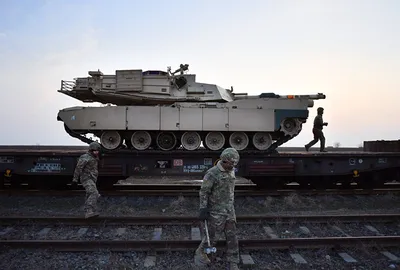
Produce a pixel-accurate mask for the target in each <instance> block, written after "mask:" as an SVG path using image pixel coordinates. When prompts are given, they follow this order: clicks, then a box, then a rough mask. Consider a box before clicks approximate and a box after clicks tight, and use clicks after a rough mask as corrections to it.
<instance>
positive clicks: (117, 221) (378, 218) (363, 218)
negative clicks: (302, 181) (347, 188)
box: [0, 213, 400, 237]
mask: <svg viewBox="0 0 400 270" xmlns="http://www.w3.org/2000/svg"><path fill="white" fill-rule="evenodd" d="M236 220H237V222H238V223H244V224H252V223H256V224H258V223H260V222H266V223H275V222H277V221H279V222H280V223H292V222H296V223H300V222H308V223H319V224H328V223H330V222H332V221H340V222H341V223H353V222H377V223H384V222H393V221H397V220H400V213H399V214H348V215H341V214H331V215H249V216H237V217H236ZM199 221H200V220H199V218H198V217H195V216H125V217H114V216H101V217H97V218H93V219H85V218H82V217H71V216H60V217H40V216H39V217H37V216H8V217H0V224H3V225H4V224H17V225H18V226H24V225H29V226H30V225H32V223H39V224H62V225H83V226H85V225H190V224H193V223H196V222H199ZM399 237H400V236H399Z"/></svg>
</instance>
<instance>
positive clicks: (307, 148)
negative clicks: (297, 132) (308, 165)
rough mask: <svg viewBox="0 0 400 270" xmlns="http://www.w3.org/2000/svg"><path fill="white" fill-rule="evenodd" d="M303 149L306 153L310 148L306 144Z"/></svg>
mask: <svg viewBox="0 0 400 270" xmlns="http://www.w3.org/2000/svg"><path fill="white" fill-rule="evenodd" d="M304 148H305V149H306V151H307V152H308V150H309V149H310V146H308V144H306V145H304Z"/></svg>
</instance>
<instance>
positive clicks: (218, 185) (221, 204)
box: [194, 148, 240, 270]
mask: <svg viewBox="0 0 400 270" xmlns="http://www.w3.org/2000/svg"><path fill="white" fill-rule="evenodd" d="M239 158H240V156H239V153H238V152H237V151H236V149H234V148H227V149H225V150H224V151H223V152H222V153H221V156H220V159H221V160H220V161H218V163H217V165H215V166H214V167H212V168H211V169H209V170H208V171H207V173H206V174H205V176H204V178H203V183H202V185H201V189H200V194H199V195H200V215H199V217H200V219H201V220H204V221H207V223H206V225H207V228H208V232H209V240H210V244H211V247H213V246H215V244H216V239H217V237H216V234H218V235H219V234H220V233H221V232H222V231H224V233H225V237H226V243H227V261H228V263H229V268H228V269H231V270H234V269H239V268H238V263H239V262H240V259H239V245H238V239H237V236H236V214H235V208H234V192H235V180H236V177H235V171H234V167H235V166H236V165H237V164H238V162H239ZM206 245H207V237H206V236H204V237H203V239H202V241H201V243H200V245H199V247H198V248H197V250H196V252H195V258H194V259H195V264H196V265H206V264H210V263H211V261H210V259H209V258H208V256H207V254H206V253H205V249H204V248H205V246H206Z"/></svg>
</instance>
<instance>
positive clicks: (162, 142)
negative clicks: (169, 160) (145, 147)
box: [157, 132, 177, 151]
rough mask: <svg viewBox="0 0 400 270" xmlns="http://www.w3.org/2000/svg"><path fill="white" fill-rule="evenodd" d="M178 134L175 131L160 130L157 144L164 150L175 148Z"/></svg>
mask: <svg viewBox="0 0 400 270" xmlns="http://www.w3.org/2000/svg"><path fill="white" fill-rule="evenodd" d="M176 142H177V140H176V136H175V134H174V133H173V132H160V133H159V134H158V135H157V146H158V147H159V148H160V149H161V150H164V151H169V150H172V149H174V147H175V145H176Z"/></svg>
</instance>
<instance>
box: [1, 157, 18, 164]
mask: <svg viewBox="0 0 400 270" xmlns="http://www.w3.org/2000/svg"><path fill="white" fill-rule="evenodd" d="M14 162H15V159H14V157H12V156H8V157H7V156H0V163H3V164H4V163H6V164H10V163H14Z"/></svg>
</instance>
